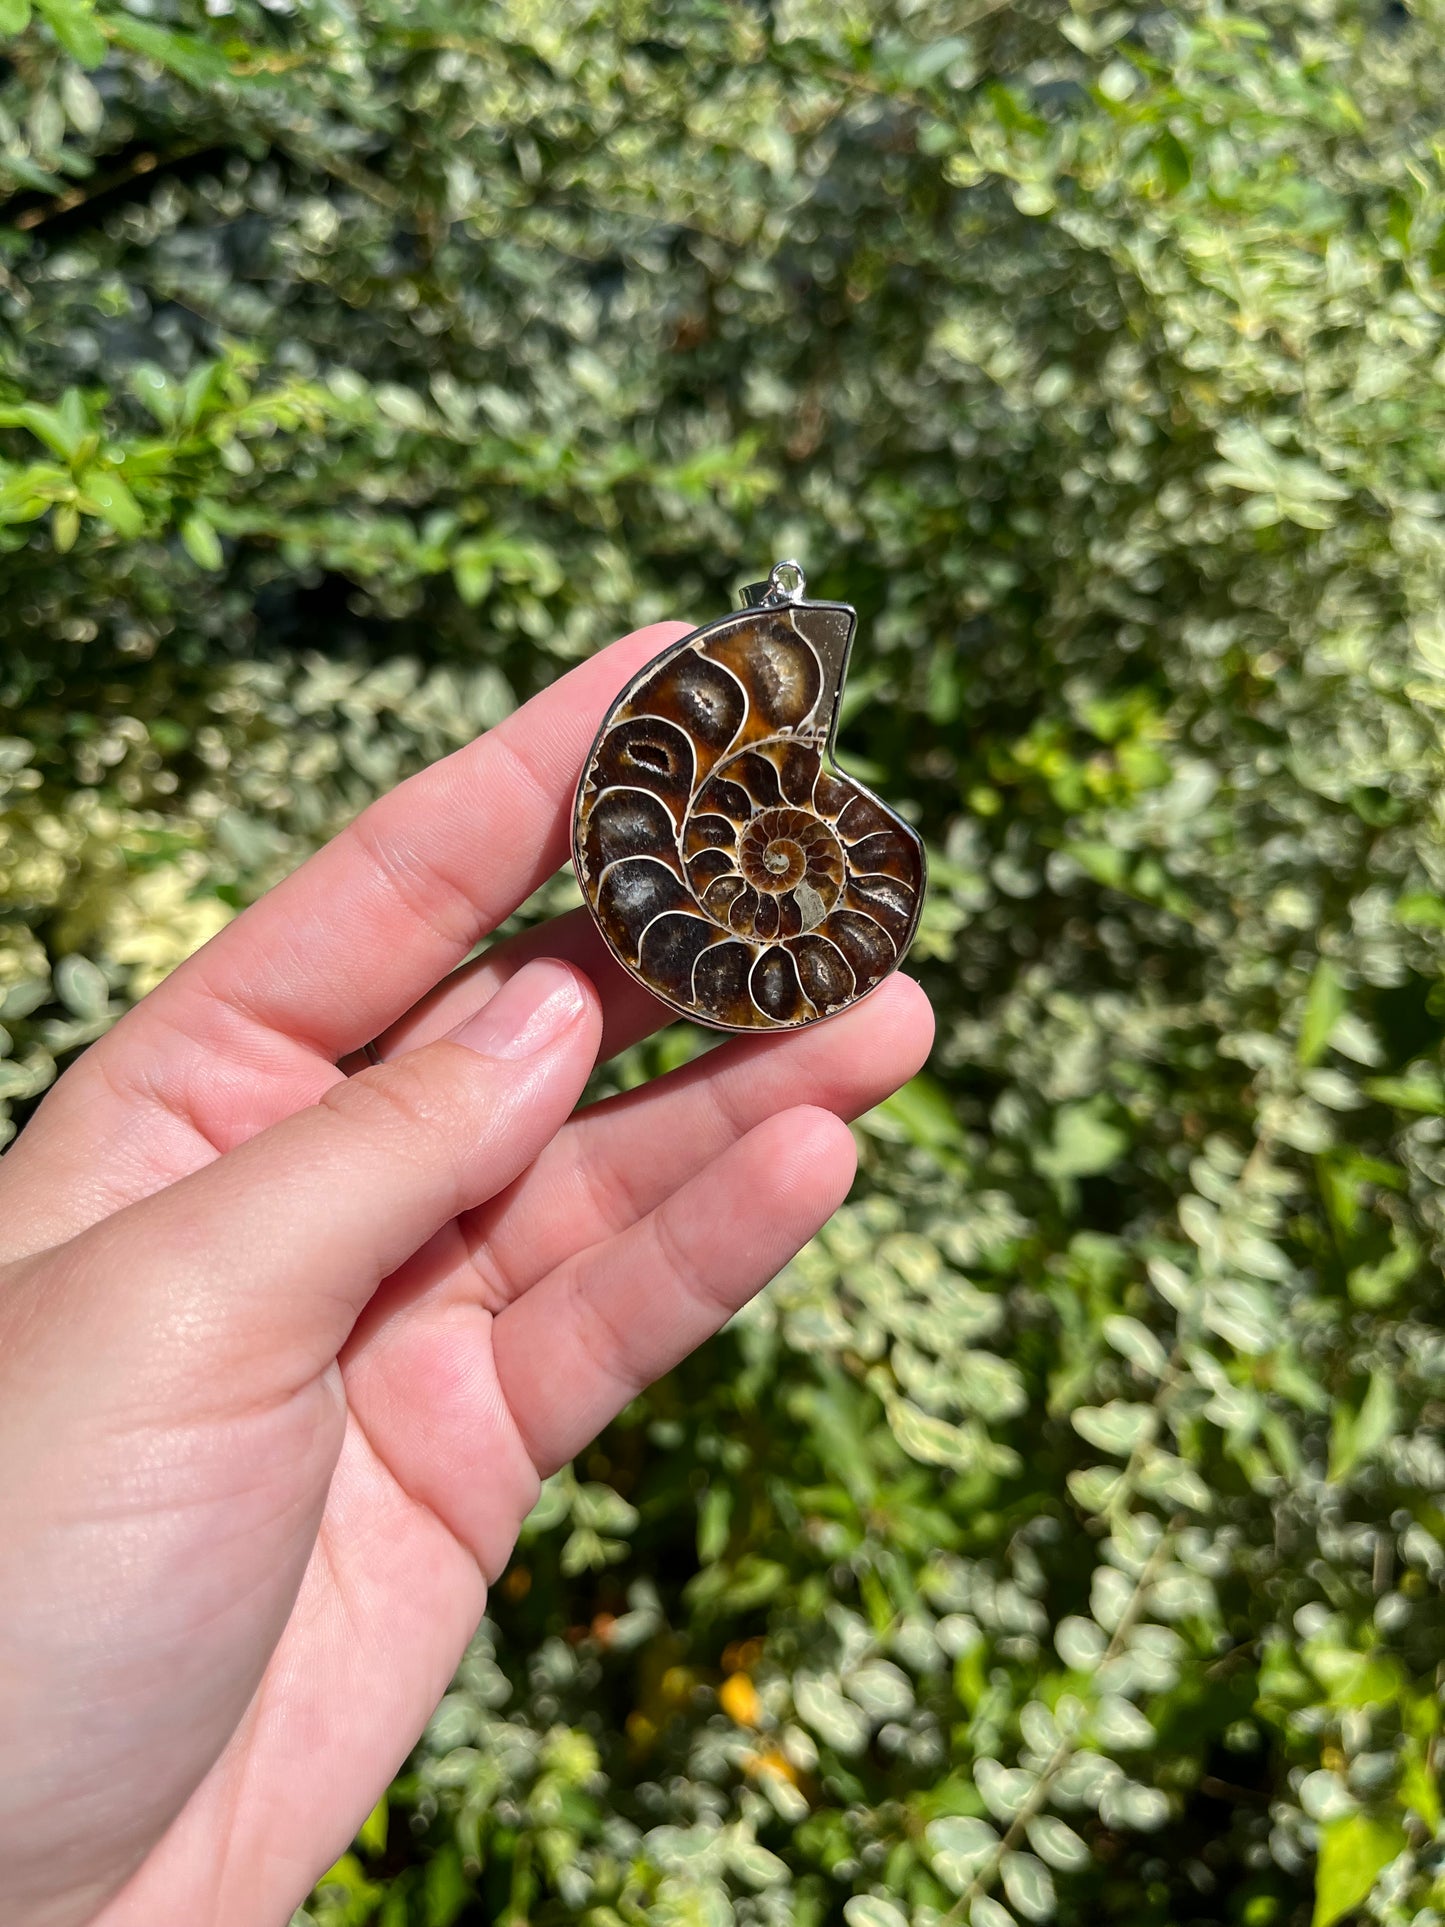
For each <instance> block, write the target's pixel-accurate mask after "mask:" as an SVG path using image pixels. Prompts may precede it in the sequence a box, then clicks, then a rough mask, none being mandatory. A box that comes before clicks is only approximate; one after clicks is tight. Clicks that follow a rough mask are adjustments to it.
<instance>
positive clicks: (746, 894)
mask: <svg viewBox="0 0 1445 1927" xmlns="http://www.w3.org/2000/svg"><path fill="white" fill-rule="evenodd" d="M853 621H854V618H853V612H852V610H851V609H847V608H846V607H845V606H844V605H842V604H836V603H794V604H789V605H786V606H783V607H780V608H754V609H748V610H744V611H742V612H740V613H739V614H738V615H735V616H730V617H724V618H723V619H722V620H721V621H720V622H715V623H711V624H709V625H708V626H707V628H705V629H701V630H697V631H695V632H694V634H692V635H691V636H686V637H684V638H683V640H682V641H681V642H680V643H676V644H674V645H673V647H672V648H671V649H669V650H667V651H666V652H665V653H664V654H663V655H662V656H661V657H659V658H658V660H657V661H656V662H655V663H651V664H649V665H648V667H647V668H646V669H645V670H644V671H643V672H642V673H641V675H639V676H638V677H637V678H635V679H634V681H633V682H632V683H631V684H630V685H629V686H628V688H627V689H626V690H625V691H624V692H623V694H622V696H621V697H620V698H619V700H618V702H617V703H616V704H615V705H614V707H613V709H612V711H611V712H610V714H609V715H608V718H607V720H606V722H605V724H604V725H603V728H602V732H601V734H600V735H599V737H598V739H597V742H596V744H595V745H594V748H593V751H592V754H591V756H590V758H589V759H588V762H587V766H586V768H585V769H584V771H583V774H582V781H581V784H580V785H579V788H578V795H577V810H576V817H575V821H574V831H573V856H574V860H575V863H576V867H577V875H578V878H579V880H580V882H581V884H582V889H583V894H584V896H585V897H586V899H587V902H588V904H589V905H590V907H591V909H592V913H593V915H594V917H595V918H596V920H597V923H598V925H599V927H600V929H601V931H602V934H603V936H604V937H605V938H606V940H607V943H608V946H609V948H610V949H611V950H612V951H613V953H614V955H615V956H617V958H618V959H619V960H620V961H621V962H622V964H623V965H624V966H625V967H626V968H627V969H628V970H630V971H631V972H632V974H633V975H634V976H635V977H637V978H639V979H640V981H641V982H642V983H644V984H645V985H646V986H647V988H648V989H649V990H651V991H652V992H653V994H654V995H655V996H657V997H659V998H661V999H662V1001H663V1002H664V1003H666V1004H668V1005H670V1006H671V1007H672V1008H673V1009H674V1010H677V1011H679V1012H682V1013H683V1014H685V1015H687V1016H690V1017H692V1018H694V1019H696V1020H697V1021H699V1022H701V1023H705V1024H711V1025H713V1026H715V1027H717V1028H720V1029H724V1030H740V1031H741V1030H762V1031H767V1030H791V1029H795V1028H797V1027H798V1026H800V1025H803V1024H809V1023H813V1022H815V1021H816V1020H817V1019H819V1018H822V1017H830V1016H833V1015H835V1014H836V1013H837V1012H838V1011H841V1010H844V1009H846V1008H847V1007H848V1006H849V1005H850V1004H852V1003H856V1001H857V1000H858V999H859V998H860V997H862V996H864V995H866V993H867V992H868V991H870V990H872V989H873V988H874V986H875V985H876V984H878V983H879V982H881V980H882V979H883V978H884V977H885V976H887V975H888V973H889V971H891V970H892V969H894V968H895V966H896V965H897V964H898V963H899V962H900V961H901V959H902V956H903V953H904V951H905V950H906V949H907V947H908V944H909V941H910V939H911V938H912V935H913V931H914V928H915V926H916V924H917V921H918V913H919V909H920V907H921V902H922V896H923V881H924V859H923V847H922V844H921V843H920V841H919V839H918V836H917V835H916V833H915V832H914V831H913V830H912V829H911V828H910V827H909V826H908V824H906V823H904V822H903V821H902V820H901V818H899V817H897V816H895V815H894V813H893V812H892V811H891V810H889V809H888V808H887V807H886V806H885V805H884V804H882V803H880V802H879V800H878V799H877V798H876V797H875V796H873V795H871V794H870V793H869V791H867V790H866V789H864V788H863V787H862V786H861V785H860V784H858V783H855V782H854V781H852V780H851V779H850V778H848V777H846V776H843V775H841V774H839V773H838V772H837V771H836V770H835V769H833V768H832V767H830V764H829V761H828V753H829V750H830V748H831V744H832V736H833V730H834V727H835V720H836V714H837V706H838V696H839V693H840V689H841V685H842V677H843V671H844V668H845V665H846V661H847V654H848V645H849V642H850V640H851V636H852V628H853Z"/></svg>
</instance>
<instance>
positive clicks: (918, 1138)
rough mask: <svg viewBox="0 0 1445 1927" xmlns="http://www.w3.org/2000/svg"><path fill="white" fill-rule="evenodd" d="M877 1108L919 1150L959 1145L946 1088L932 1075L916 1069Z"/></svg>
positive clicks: (960, 1132) (946, 1149) (935, 1152)
mask: <svg viewBox="0 0 1445 1927" xmlns="http://www.w3.org/2000/svg"><path fill="white" fill-rule="evenodd" d="M879 1109H880V1110H881V1111H882V1112H883V1114H884V1115H885V1116H886V1117H888V1118H890V1119H891V1120H892V1122H893V1123H895V1124H896V1125H898V1126H899V1127H900V1129H901V1130H902V1132H903V1134H904V1136H905V1137H906V1138H907V1139H908V1141H909V1143H910V1144H915V1145H917V1147H918V1149H919V1150H920V1151H928V1152H931V1153H932V1154H933V1155H934V1156H935V1157H937V1156H939V1155H940V1154H941V1153H949V1152H952V1153H957V1152H959V1151H961V1150H962V1149H963V1130H962V1127H961V1126H960V1124H959V1121H958V1113H957V1111H956V1110H955V1108H954V1104H953V1100H952V1099H951V1098H950V1097H949V1095H948V1092H947V1091H946V1090H945V1089H944V1088H943V1086H942V1085H941V1084H940V1083H938V1082H937V1081H936V1079H934V1078H932V1077H929V1076H928V1075H927V1074H926V1073H925V1072H920V1073H919V1074H918V1076H917V1077H910V1078H909V1080H908V1082H907V1083H906V1084H905V1085H903V1087H902V1088H901V1089H900V1090H896V1091H895V1092H894V1093H893V1095H892V1096H891V1097H887V1098H885V1099H884V1100H883V1102H882V1104H881V1105H880V1106H879Z"/></svg>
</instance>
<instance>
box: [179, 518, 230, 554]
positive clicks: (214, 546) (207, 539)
mask: <svg viewBox="0 0 1445 1927" xmlns="http://www.w3.org/2000/svg"><path fill="white" fill-rule="evenodd" d="M181 540H182V542H184V543H185V545H186V553H187V554H188V555H189V556H190V558H191V560H192V561H193V562H195V563H196V564H197V565H198V566H199V567H200V568H203V569H219V568H221V567H222V565H223V564H224V562H225V559H226V558H225V553H224V551H223V550H222V548H221V538H220V537H219V536H218V535H217V534H216V531H215V530H214V529H213V528H212V527H211V524H210V523H209V522H208V521H207V520H206V518H205V516H204V515H202V513H201V511H200V510H199V509H195V510H193V511H192V512H191V514H189V515H188V516H187V517H186V518H185V520H184V521H183V522H182V523H181Z"/></svg>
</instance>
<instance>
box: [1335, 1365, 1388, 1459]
mask: <svg viewBox="0 0 1445 1927" xmlns="http://www.w3.org/2000/svg"><path fill="white" fill-rule="evenodd" d="M1394 1429H1395V1387H1394V1382H1393V1381H1392V1379H1391V1377H1390V1374H1389V1373H1388V1372H1385V1371H1378V1370H1377V1371H1373V1372H1371V1374H1370V1387H1369V1390H1368V1391H1367V1392H1366V1393H1365V1396H1364V1400H1363V1402H1362V1403H1361V1405H1360V1409H1359V1411H1358V1412H1351V1411H1350V1409H1349V1407H1348V1406H1339V1407H1337V1408H1336V1411H1335V1418H1334V1424H1333V1426H1332V1427H1331V1428H1330V1469H1329V1476H1330V1478H1331V1479H1332V1480H1338V1479H1345V1478H1348V1477H1349V1475H1350V1473H1351V1472H1352V1471H1353V1470H1354V1468H1355V1467H1356V1466H1357V1465H1358V1464H1359V1463H1360V1461H1361V1460H1362V1459H1367V1458H1369V1457H1370V1455H1371V1454H1372V1453H1373V1452H1376V1451H1378V1450H1379V1448H1380V1447H1381V1446H1382V1445H1383V1444H1384V1443H1385V1441H1386V1439H1388V1438H1389V1437H1390V1435H1391V1434H1392V1433H1393V1431H1394Z"/></svg>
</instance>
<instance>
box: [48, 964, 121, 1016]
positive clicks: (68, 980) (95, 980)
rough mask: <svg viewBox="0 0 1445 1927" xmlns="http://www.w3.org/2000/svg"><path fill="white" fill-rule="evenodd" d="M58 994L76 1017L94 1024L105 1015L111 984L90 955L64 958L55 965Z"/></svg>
mask: <svg viewBox="0 0 1445 1927" xmlns="http://www.w3.org/2000/svg"><path fill="white" fill-rule="evenodd" d="M55 994H56V996H57V997H59V999H60V1001H61V1003H63V1004H64V1005H65V1008H66V1009H67V1010H68V1011H70V1012H71V1014H72V1015H73V1016H76V1017H79V1018H81V1019H82V1020H83V1021H84V1022H86V1023H93V1022H94V1021H95V1019H96V1018H97V1017H102V1016H104V1014H105V1009H106V1006H107V1004H108V1003H109V1002H110V985H109V984H108V983H107V982H106V981H105V974H104V972H103V971H102V970H101V969H100V968H99V966H98V965H96V964H93V963H92V962H91V961H90V959H89V957H75V956H71V957H62V958H61V959H60V962H59V963H58V964H57V965H56V966H55Z"/></svg>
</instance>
